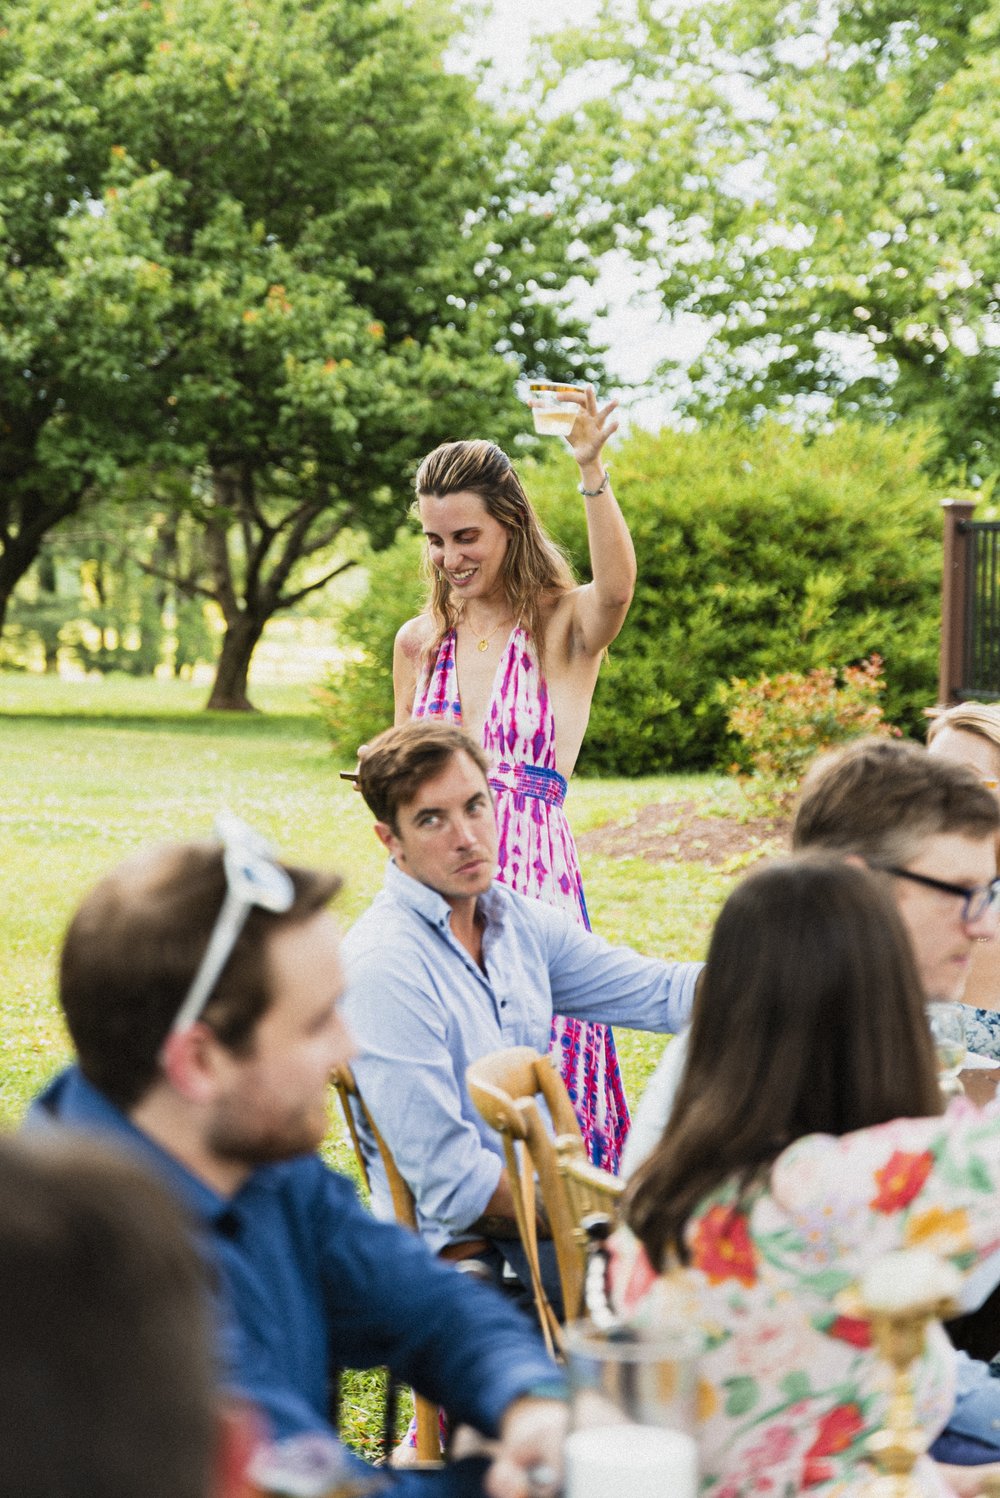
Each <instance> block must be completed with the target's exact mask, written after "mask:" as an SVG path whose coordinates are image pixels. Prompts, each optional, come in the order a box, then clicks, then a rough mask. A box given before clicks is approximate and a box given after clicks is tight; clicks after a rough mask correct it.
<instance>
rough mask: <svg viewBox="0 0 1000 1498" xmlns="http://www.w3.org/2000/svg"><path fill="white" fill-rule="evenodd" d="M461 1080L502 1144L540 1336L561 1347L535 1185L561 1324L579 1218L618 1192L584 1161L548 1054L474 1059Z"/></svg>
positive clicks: (578, 1271) (576, 1308)
mask: <svg viewBox="0 0 1000 1498" xmlns="http://www.w3.org/2000/svg"><path fill="white" fill-rule="evenodd" d="M465 1076H466V1082H467V1085H468V1088H469V1094H470V1096H471V1098H472V1101H473V1103H474V1104H475V1106H476V1108H477V1109H478V1110H479V1112H480V1114H481V1115H482V1117H483V1118H484V1119H485V1120H486V1122H487V1123H488V1124H489V1125H490V1127H491V1128H493V1129H496V1131H497V1133H498V1134H499V1135H500V1137H501V1139H502V1140H503V1147H504V1158H505V1160H506V1162H507V1173H508V1176H509V1178H510V1184H511V1189H512V1191H513V1195H514V1210H515V1213H516V1217H517V1229H518V1233H519V1234H520V1238H521V1243H522V1245H523V1247H524V1251H525V1253H526V1254H527V1257H528V1264H529V1267H530V1269H531V1282H532V1290H533V1292H534V1296H535V1303H536V1305H537V1306H538V1314H539V1320H540V1321H541V1324H542V1331H543V1333H544V1334H545V1338H546V1341H547V1342H548V1343H549V1346H550V1348H552V1349H561V1348H562V1345H563V1337H562V1328H561V1327H560V1325H559V1322H558V1320H557V1318H556V1315H555V1312H554V1311H553V1309H552V1306H551V1304H550V1303H549V1299H548V1296H547V1295H546V1294H545V1290H544V1287H543V1285H542V1279H541V1270H540V1266H539V1262H538V1232H537V1219H536V1207H535V1179H536V1177H537V1181H538V1190H539V1192H540V1193H541V1199H542V1204H543V1206H544V1209H545V1215H546V1217H547V1218H548V1222H549V1227H550V1228H551V1230H552V1238H553V1242H554V1245H555V1252H556V1263H557V1265H558V1268H559V1282H560V1285H561V1287H562V1294H563V1307H564V1310H565V1315H566V1319H567V1320H575V1319H576V1317H577V1316H579V1314H580V1312H581V1308H582V1304H583V1282H584V1271H585V1267H586V1245H587V1238H586V1234H585V1233H584V1232H583V1231H582V1230H581V1229H580V1219H581V1217H582V1216H584V1215H586V1212H588V1211H592V1210H594V1209H595V1207H596V1206H597V1205H598V1203H599V1204H600V1205H601V1208H602V1210H603V1209H604V1207H605V1205H606V1203H607V1202H609V1201H614V1200H615V1199H616V1198H617V1196H618V1195H620V1193H621V1190H623V1189H624V1187H623V1185H621V1183H619V1182H617V1181H616V1178H615V1177H614V1176H611V1175H609V1174H608V1172H607V1171H603V1170H598V1169H597V1167H596V1166H593V1165H591V1164H590V1163H589V1162H588V1160H587V1158H586V1155H585V1153H584V1147H583V1139H582V1137H581V1135H580V1129H579V1125H578V1124H577V1121H576V1115H575V1113H574V1112H573V1105H572V1103H571V1102H570V1100H569V1094H568V1093H567V1091H566V1087H565V1084H564V1083H563V1080H562V1078H561V1077H560V1076H559V1073H558V1072H557V1071H556V1070H555V1067H554V1066H553V1064H552V1061H551V1059H550V1058H549V1057H548V1056H542V1055H539V1053H538V1052H537V1051H534V1050H532V1049H531V1047H530V1046H512V1047H510V1048H509V1049H508V1050H504V1051H495V1052H494V1053H493V1054H492V1055H490V1056H483V1057H482V1058H481V1059H480V1060H479V1061H474V1062H473V1064H472V1065H471V1066H470V1067H469V1068H468V1070H467V1072H466V1074H465ZM539 1096H541V1097H542V1098H544V1100H545V1103H546V1105H547V1107H548V1111H549V1116H550V1118H551V1119H552V1125H553V1127H554V1129H555V1132H556V1138H555V1139H553V1137H552V1135H551V1134H550V1132H549V1129H548V1127H547V1125H546V1123H545V1121H544V1119H543V1116H542V1113H541V1112H540V1110H539V1107H538V1102H537V1099H538V1097H539Z"/></svg>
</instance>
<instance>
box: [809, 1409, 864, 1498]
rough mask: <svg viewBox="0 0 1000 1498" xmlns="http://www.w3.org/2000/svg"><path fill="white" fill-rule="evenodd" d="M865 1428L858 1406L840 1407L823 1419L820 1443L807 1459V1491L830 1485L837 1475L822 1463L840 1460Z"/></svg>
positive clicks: (816, 1442) (817, 1435) (813, 1445)
mask: <svg viewBox="0 0 1000 1498" xmlns="http://www.w3.org/2000/svg"><path fill="white" fill-rule="evenodd" d="M861 1427H862V1421H861V1410H860V1407H859V1406H858V1405H856V1404H838V1405H836V1406H835V1408H834V1409H832V1410H830V1411H828V1413H827V1414H825V1415H824V1416H823V1418H822V1420H821V1421H820V1422H819V1427H818V1429H817V1431H816V1439H815V1440H814V1441H813V1443H812V1445H811V1446H810V1447H809V1450H808V1451H807V1452H806V1454H805V1457H804V1459H803V1463H802V1486H803V1487H804V1488H813V1487H816V1485H817V1484H818V1483H821V1482H829V1481H830V1479H831V1477H833V1475H834V1469H833V1465H832V1463H830V1462H824V1461H820V1457H824V1456H837V1455H839V1453H840V1452H841V1451H846V1450H847V1448H848V1446H850V1444H851V1442H852V1441H853V1440H854V1438H855V1437H856V1436H857V1435H858V1433H859V1431H860V1430H861Z"/></svg>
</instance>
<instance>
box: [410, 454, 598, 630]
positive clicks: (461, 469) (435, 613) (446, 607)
mask: <svg viewBox="0 0 1000 1498" xmlns="http://www.w3.org/2000/svg"><path fill="white" fill-rule="evenodd" d="M413 487H414V489H415V490H416V492H417V500H418V501H419V500H420V499H421V498H423V496H424V495H429V496H430V497H432V498H434V499H443V498H444V497H445V496H446V495H448V494H458V493H460V492H462V491H463V490H465V491H469V492H471V493H473V494H478V495H479V498H480V499H481V500H482V501H483V504H484V505H485V506H486V512H487V514H489V515H492V516H493V519H494V520H497V521H499V523H500V524H501V525H502V526H503V528H504V530H505V531H506V532H507V536H508V545H507V551H506V553H505V555H504V559H503V563H502V566H501V569H500V579H501V582H502V583H503V588H504V593H505V595H506V598H507V602H508V603H509V605H510V610H511V613H512V614H513V616H514V618H515V620H516V621H517V622H518V623H519V624H521V625H522V626H523V628H525V629H526V630H528V632H529V633H530V635H531V638H532V639H533V640H534V642H535V649H536V650H537V651H538V655H539V659H541V656H542V652H543V640H542V629H541V625H542V620H543V608H544V604H545V602H546V601H547V600H548V599H551V598H552V597H553V596H558V595H559V594H561V593H567V592H568V591H569V590H570V589H571V588H574V587H575V586H576V579H575V578H574V576H573V573H572V571H571V569H570V565H569V562H568V561H567V560H566V557H565V556H564V555H563V553H562V551H561V550H560V549H559V547H558V546H557V545H556V543H555V542H554V541H553V540H551V539H550V537H549V536H547V535H546V534H545V531H544V530H543V529H542V526H541V524H540V522H539V519H538V516H537V515H536V514H535V511H534V510H533V509H532V506H531V501H530V500H529V499H528V496H527V494H525V492H524V486H523V485H522V483H521V480H520V479H519V478H518V476H517V473H516V472H515V470H514V465H513V463H512V462H511V461H510V459H509V458H508V456H507V454H506V453H505V452H503V451H502V450H501V449H500V448H499V447H497V445H496V443H494V442H485V441H483V440H481V439H480V440H477V441H473V442H443V443H442V444H441V446H440V447H436V448H435V449H434V451H433V452H431V453H428V454H427V457H426V458H424V460H423V462H422V463H421V465H420V467H419V468H418V469H417V473H416V477H415V478H414V481H413ZM414 509H416V505H414ZM424 571H425V575H426V576H427V578H428V583H429V587H428V595H427V602H426V604H425V605H424V611H425V613H427V614H428V615H429V616H430V618H431V619H432V621H433V624H434V631H433V639H432V640H430V641H429V643H428V645H427V648H426V650H425V652H424V654H425V656H426V657H430V656H432V655H434V654H436V653H437V650H438V649H439V647H440V645H441V641H442V640H443V639H444V637H445V635H446V634H447V633H448V631H449V630H450V629H453V628H454V627H455V625H456V624H457V623H458V621H459V619H460V618H461V616H462V609H461V605H460V604H456V603H455V601H454V599H453V598H452V594H451V588H450V586H449V584H448V581H447V579H446V578H445V577H444V575H443V574H442V573H440V572H438V571H437V570H436V569H435V568H434V567H432V566H431V563H430V558H429V557H428V556H427V554H426V553H425V555H424Z"/></svg>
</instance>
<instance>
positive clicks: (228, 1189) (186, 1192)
mask: <svg viewBox="0 0 1000 1498" xmlns="http://www.w3.org/2000/svg"><path fill="white" fill-rule="evenodd" d="M220 831H221V833H222V837H223V842H222V844H221V845H220V843H185V844H176V845H169V846H165V847H160V848H155V849H152V850H150V851H147V852H144V853H140V854H138V855H136V856H134V857H132V858H130V859H128V860H127V861H126V862H125V863H124V864H122V865H120V866H119V867H118V868H117V869H115V870H114V871H113V872H112V873H110V874H109V875H108V876H106V877H105V878H104V879H102V880H101V881H100V883H99V884H98V885H97V886H96V887H95V888H94V889H93V890H92V891H91V892H90V894H89V895H87V897H86V898H85V899H84V901H83V903H82V904H81V906H80V908H79V909H78V911H77V912H76V915H75V916H74V917H73V920H72V921H71V923H70V926H69V929H68V932H67V935H66V938H65V941H64V944H63V950H62V956H61V962H60V1000H61V1003H62V1006H63V1010H64V1013H65V1017H66V1022H67V1025H68V1028H69V1031H70V1034H71V1036H72V1038H73V1042H74V1045H75V1047H76V1052H77V1057H78V1062H77V1065H75V1066H73V1067H71V1068H69V1069H68V1070H67V1071H65V1072H64V1073H63V1074H62V1075H61V1076H60V1077H58V1078H57V1079H56V1080H55V1081H54V1082H53V1083H52V1084H51V1085H50V1086H49V1087H48V1088H47V1090H46V1091H45V1092H44V1093H43V1095H42V1096H41V1097H40V1098H39V1099H38V1101H37V1102H36V1104H35V1105H34V1108H33V1109H32V1112H31V1115H30V1118H29V1127H38V1126H41V1125H50V1124H52V1123H58V1124H61V1125H63V1126H66V1127H68V1128H70V1129H74V1130H82V1131H85V1132H86V1133H88V1134H92V1135H97V1136H100V1138H101V1139H102V1140H104V1141H106V1142H108V1143H111V1144H113V1145H116V1146H119V1147H120V1148H121V1149H123V1150H124V1151H126V1152H127V1153H128V1154H130V1155H131V1156H133V1157H134V1158H135V1159H137V1160H138V1161H139V1162H140V1163H141V1164H143V1165H144V1166H145V1167H146V1168H148V1169H149V1170H150V1171H151V1172H152V1173H153V1174H154V1175H156V1176H157V1177H158V1178H159V1179H160V1180H161V1181H162V1182H164V1183H166V1185H167V1186H168V1187H169V1188H170V1189H171V1191H172V1192H173V1193H174V1194H175V1195H176V1196H177V1197H178V1198H179V1199H180V1201H181V1203H182V1204H183V1205H184V1206H185V1208H186V1209H187V1213H188V1216H189V1218H190V1221H191V1224H192V1228H193V1231H194V1234H195V1237H196V1241H197V1244H198V1246H199V1248H200V1249H201V1251H202V1254H203V1256H204V1259H205V1261H206V1263H207V1265H208V1267H209V1270H210V1279H211V1285H212V1289H213V1292H214V1302H215V1311H216V1316H217V1324H218V1328H219V1335H218V1354H219V1362H220V1374H221V1377H222V1379H223V1381H224V1384H225V1387H226V1388H227V1390H228V1391H230V1392H232V1393H234V1394H236V1395H239V1396H240V1397H242V1398H243V1399H245V1400H249V1401H251V1402H252V1403H253V1404H254V1405H255V1406H256V1407H257V1409H258V1410H259V1411H260V1413H261V1416H262V1418H263V1421H264V1423H265V1426H266V1435H267V1436H268V1437H269V1438H270V1439H271V1440H272V1441H273V1442H276V1443H279V1444H280V1443H287V1442H289V1441H291V1442H293V1443H295V1442H298V1443H301V1441H302V1440H303V1439H305V1440H306V1441H307V1442H308V1441H309V1440H312V1441H313V1443H314V1444H313V1446H311V1447H310V1448H309V1450H310V1452H311V1453H312V1456H313V1458H314V1457H315V1451H316V1448H315V1443H316V1442H318V1443H319V1449H320V1450H321V1452H322V1457H323V1461H324V1462H326V1463H327V1464H328V1465H329V1468H330V1481H329V1483H328V1486H329V1487H330V1489H331V1490H332V1489H333V1488H337V1489H340V1488H344V1490H345V1491H346V1490H347V1489H348V1488H352V1489H354V1490H356V1491H359V1492H364V1491H365V1490H366V1488H367V1486H368V1485H369V1484H370V1482H371V1480H372V1478H373V1473H372V1472H371V1470H370V1469H369V1468H367V1467H366V1466H365V1464H364V1463H362V1462H361V1461H360V1459H358V1458H355V1457H352V1456H351V1455H350V1454H348V1453H346V1452H344V1451H343V1449H342V1448H339V1447H338V1446H337V1444H336V1442H335V1440H334V1432H333V1429H332V1426H331V1424H330V1423H329V1420H328V1411H329V1409H330V1396H331V1386H332V1384H333V1381H334V1380H335V1378H336V1376H337V1373H338V1370H339V1369H340V1368H346V1367H353V1368H364V1367H371V1366H378V1365H382V1364H388V1365H389V1367H390V1368H391V1369H392V1370H393V1372H394V1374H395V1375H396V1376H397V1377H398V1378H400V1379H402V1380H405V1381H406V1382H407V1383H409V1384H412V1385H413V1386H414V1387H416V1388H417V1389H418V1390H419V1391H420V1392H421V1393H423V1394H424V1395H426V1396H427V1397H428V1398H429V1399H431V1400H433V1401H434V1402H436V1403H438V1404H440V1405H442V1406H444V1407H445V1408H446V1409H447V1410H448V1412H449V1414H450V1416H451V1417H452V1419H453V1421H454V1422H455V1423H456V1424H463V1423H464V1424H467V1425H470V1426H472V1427H474V1428H475V1429H477V1430H479V1431H482V1432H484V1433H485V1434H486V1435H487V1436H491V1437H499V1448H498V1456H497V1460H496V1462H495V1463H494V1465H493V1467H492V1468H491V1469H490V1473H489V1476H488V1479H487V1480H488V1482H489V1484H490V1489H491V1491H492V1492H494V1493H496V1494H498V1495H500V1494H502V1495H504V1498H506V1495H508V1494H509V1495H512V1498H517V1495H519V1494H520V1493H522V1492H523V1491H524V1490H525V1488H526V1485H527V1476H526V1474H527V1472H528V1471H529V1470H530V1469H534V1468H537V1467H539V1466H541V1467H548V1468H550V1469H551V1468H552V1467H553V1466H554V1465H555V1463H556V1460H557V1453H558V1443H559V1439H560V1436H561V1433H562V1427H563V1422H564V1407H563V1404H562V1401H561V1398H560V1397H559V1396H560V1394H561V1391H562V1383H561V1378H560V1375H559V1374H558V1370H557V1369H555V1368H554V1366H553V1365H552V1363H551V1362H550V1361H549V1359H548V1357H547V1356H546V1354H545V1351H544V1348H543V1347H542V1345H541V1343H540V1341H539V1340H538V1338H537V1337H536V1336H535V1334H534V1332H533V1331H532V1330H531V1328H530V1327H529V1325H528V1324H527V1322H526V1321H525V1320H524V1318H523V1317H521V1316H520V1315H519V1314H518V1313H517V1312H516V1311H515V1310H513V1309H512V1308H511V1307H510V1306H509V1305H508V1304H507V1303H506V1302H505V1301H504V1300H503V1298H502V1297H501V1296H499V1295H497V1294H496V1293H495V1292H494V1291H492V1290H491V1289H490V1288H489V1287H484V1286H482V1285H477V1284H474V1283H473V1282H472V1281H471V1280H470V1279H468V1278H467V1277H465V1276H462V1275H459V1274H457V1273H456V1272H455V1271H454V1269H452V1268H450V1267H449V1266H447V1265H442V1264H440V1263H439V1262H438V1261H437V1260H436V1259H435V1258H434V1257H433V1255H431V1254H430V1253H429V1251H428V1250H427V1248H426V1247H425V1245H423V1244H422V1243H421V1242H420V1240H419V1239H418V1238H417V1237H416V1236H415V1235H414V1234H412V1233H408V1232H406V1231H404V1230H403V1229H401V1228H398V1227H396V1226H395V1225H393V1224H387V1223H379V1222H377V1221H376V1220H375V1219H374V1218H372V1217H371V1216H370V1214H369V1213H367V1212H366V1211H365V1210H364V1209H363V1208H362V1207H361V1205H360V1203H359V1202H358V1201H357V1198H356V1196H355V1193H354V1188H353V1186H352V1185H351V1184H350V1183H349V1182H348V1181H347V1180H345V1179H344V1178H342V1177H340V1176H338V1175H337V1174H335V1173H334V1172H333V1171H331V1170H330V1169H329V1168H328V1167H327V1166H326V1165H325V1164H324V1163H323V1161H322V1160H321V1159H320V1158H319V1156H318V1155H317V1154H316V1153H315V1151H316V1149H317V1148H318V1146H319V1145H320V1143H321V1142H322V1140H323V1138H324V1136H325V1134H326V1130H327V1100H328V1092H329V1078H330V1073H331V1070H332V1068H334V1067H335V1066H337V1065H340V1064H344V1063H346V1062H348V1061H350V1060H351V1058H352V1057H353V1055H354V1043H353V1040H352V1038H351V1035H350V1033H349V1031H348V1030H347V1028H346V1026H345V1024H344V1021H343V1019H342V1017H341V1012H340V998H341V992H342V988H343V979H342V973H341V966H340V955H339V946H340V942H339V937H338V933H337V929H336V927H335V925H334V923H333V920H332V919H331V917H330V916H329V914H328V913H327V912H326V909H325V907H326V905H327V902H328V901H329V900H330V899H331V898H332V897H333V895H334V894H335V893H336V891H337V889H338V887H339V884H340V881H339V879H338V878H337V877H336V876H334V875H330V874H323V873H318V872H316V871H313V870H308V869H298V868H291V867H287V866H285V865H283V864H279V863H276V862H275V861H274V860H273V859H272V858H271V856H270V852H269V850H268V849H267V847H266V845H263V844H261V842H260V841H259V840H258V839H256V838H255V837H254V836H253V834H252V833H251V832H250V830H249V829H248V828H246V827H245V826H243V824H240V823H236V822H234V821H233V820H232V819H229V820H227V821H224V822H223V823H222V826H221V828H220ZM285 1449H286V1448H282V1451H281V1452H279V1456H281V1457H282V1459H283V1457H284V1452H285ZM293 1451H295V1452H299V1451H300V1447H299V1446H297V1445H294V1444H293ZM485 1469H486V1463H485V1461H484V1460H483V1459H481V1458H474V1459H469V1460H466V1461H464V1462H456V1463H454V1464H451V1465H449V1466H446V1467H444V1468H442V1469H441V1470H440V1471H436V1472H433V1473H418V1472H400V1473H398V1474H394V1475H392V1476H391V1477H386V1478H385V1484H386V1486H388V1488H389V1491H390V1493H392V1492H396V1493H397V1494H399V1495H405V1498H419V1495H420V1494H424V1495H426V1498H453V1495H454V1498H466V1495H469V1498H475V1495H478V1494H479V1493H480V1491H481V1490H482V1487H483V1482H484V1471H485ZM265 1485H268V1484H265ZM273 1486H275V1487H278V1486H280V1485H279V1484H277V1483H275V1484H273ZM282 1490H283V1488H282ZM325 1490H326V1489H324V1491H325Z"/></svg>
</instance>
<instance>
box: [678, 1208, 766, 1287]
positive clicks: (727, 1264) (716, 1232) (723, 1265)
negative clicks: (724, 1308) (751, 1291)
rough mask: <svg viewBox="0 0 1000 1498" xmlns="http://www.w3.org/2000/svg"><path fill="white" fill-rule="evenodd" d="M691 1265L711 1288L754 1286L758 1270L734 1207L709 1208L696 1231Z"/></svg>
mask: <svg viewBox="0 0 1000 1498" xmlns="http://www.w3.org/2000/svg"><path fill="white" fill-rule="evenodd" d="M692 1261H693V1263H694V1267H695V1268H696V1269H700V1270H702V1271H703V1272H704V1273H705V1274H706V1275H707V1276H708V1281H709V1284H711V1285H721V1284H722V1282H723V1280H739V1282H740V1284H741V1285H752V1284H754V1282H755V1281H756V1279H757V1268H756V1263H755V1256H754V1251H753V1244H752V1243H751V1241H750V1233H749V1230H748V1228H747V1220H746V1218H745V1217H744V1215H743V1213H742V1212H737V1211H736V1209H735V1208H734V1207H723V1206H721V1205H717V1206H714V1207H710V1208H709V1210H708V1211H707V1212H706V1213H705V1215H704V1217H703V1218H702V1219H701V1221H700V1222H699V1223H698V1226H697V1227H696V1228H695V1233H694V1253H693V1256H692Z"/></svg>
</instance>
